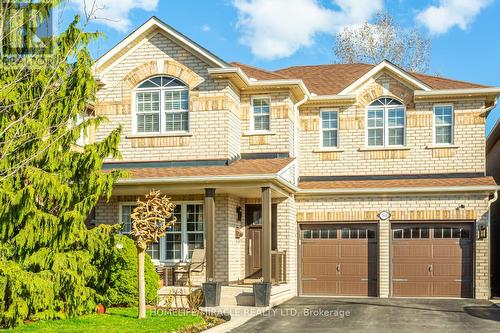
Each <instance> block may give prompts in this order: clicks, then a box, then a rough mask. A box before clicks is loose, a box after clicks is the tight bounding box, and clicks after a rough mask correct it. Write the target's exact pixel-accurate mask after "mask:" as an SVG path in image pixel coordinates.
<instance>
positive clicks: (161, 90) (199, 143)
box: [93, 17, 500, 299]
mask: <svg viewBox="0 0 500 333" xmlns="http://www.w3.org/2000/svg"><path fill="white" fill-rule="evenodd" d="M95 74H96V76H97V78H98V79H99V81H100V83H101V87H100V90H99V92H98V96H97V98H98V102H97V104H96V110H95V111H96V113H97V114H99V115H103V116H106V117H108V119H109V122H108V123H106V124H105V125H103V126H101V127H99V128H98V129H97V130H96V132H95V134H94V135H93V139H95V140H99V139H101V138H102V137H104V136H105V135H106V133H108V132H109V131H110V130H111V129H113V128H115V127H117V126H118V125H121V126H123V137H122V140H121V143H120V151H121V153H122V160H120V161H116V160H109V161H108V163H106V168H107V169H111V168H125V169H127V170H129V171H130V177H128V178H126V179H122V180H120V181H119V182H118V184H117V185H116V188H115V190H114V193H113V196H112V198H111V200H110V201H109V202H106V201H102V202H101V203H100V204H99V205H98V206H97V207H96V210H95V220H96V222H97V223H122V224H123V230H124V232H126V231H127V230H129V228H130V217H129V214H130V211H131V209H132V208H133V205H134V201H135V200H136V198H137V197H138V196H140V195H143V194H144V193H146V192H147V191H148V190H149V189H151V188H155V189H160V190H161V191H162V192H163V193H166V194H168V195H169V196H171V197H172V199H173V200H174V201H175V202H176V203H177V208H176V216H177V219H178V223H177V224H176V226H175V228H174V229H173V230H172V231H171V232H169V233H168V234H167V235H166V236H165V237H164V238H163V239H162V240H161V241H160V243H159V244H156V245H154V246H152V247H151V248H150V249H149V250H148V252H149V253H150V255H151V257H152V258H153V260H154V261H155V262H156V263H157V264H161V265H175V264H176V263H178V262H182V261H188V260H189V258H190V255H191V254H192V251H193V249H196V248H205V253H206V254H205V257H206V263H205V266H206V269H205V272H204V278H205V279H207V280H215V281H220V282H223V283H226V284H232V283H242V282H244V281H245V279H248V278H250V279H252V278H253V279H255V278H259V277H262V278H263V280H264V281H271V280H280V281H282V282H285V283H284V285H286V286H287V288H288V289H287V290H288V291H289V293H290V294H292V295H295V294H300V295H330V296H331V295H334V296H335V295H348V296H355V295H356V296H379V297H397V296H422V297H475V298H481V299H484V298H488V297H489V266H488V265H489V239H488V233H487V228H488V224H489V213H488V209H489V204H490V202H491V201H492V198H493V195H494V193H496V191H497V186H496V184H495V182H494V181H493V179H492V178H490V177H486V176H485V135H484V127H485V119H486V115H487V114H488V112H489V111H490V110H491V109H492V108H493V107H494V106H495V103H496V98H497V96H498V95H499V94H500V89H497V88H491V87H486V86H482V85H478V84H472V83H467V82H461V81H455V80H450V79H445V78H441V77H433V76H428V75H423V74H417V73H408V72H405V71H404V70H402V69H400V68H398V67H397V66H395V65H393V64H391V63H389V62H386V61H384V62H382V63H380V64H379V65H376V66H373V65H366V64H352V65H320V66H298V67H291V68H285V69H282V70H277V71H273V72H270V71H265V70H262V69H258V68H254V67H251V66H246V65H243V64H240V63H227V62H225V61H223V60H222V59H220V58H218V57H217V56H215V55H214V54H212V53H210V52H209V51H207V50H206V49H204V48H203V47H201V46H200V45H198V44H196V43H195V42H193V41H192V40H190V39H188V38H187V37H185V36H184V35H182V34H181V33H179V32H178V31H176V30H174V29H173V28H171V27H170V26H168V25H166V24H165V23H163V22H161V21H160V20H158V19H157V18H154V17H153V18H151V19H150V20H149V21H147V22H146V23H145V24H144V25H142V26H141V27H139V28H138V29H137V30H136V31H134V32H133V33H131V34H130V35H129V36H128V37H126V38H125V39H124V40H123V41H121V42H120V43H119V44H118V45H116V46H115V47H114V48H112V49H111V50H110V51H109V52H108V53H106V54H105V55H104V56H102V57H101V58H100V59H99V60H98V61H97V62H96V65H95Z"/></svg>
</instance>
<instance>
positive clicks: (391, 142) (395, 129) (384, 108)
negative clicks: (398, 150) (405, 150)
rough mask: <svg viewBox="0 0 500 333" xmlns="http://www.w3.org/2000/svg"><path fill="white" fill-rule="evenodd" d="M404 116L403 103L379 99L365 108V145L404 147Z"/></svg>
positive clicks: (385, 98)
mask: <svg viewBox="0 0 500 333" xmlns="http://www.w3.org/2000/svg"><path fill="white" fill-rule="evenodd" d="M405 126H406V115H405V107H404V105H403V103H401V102H400V101H398V100H397V99H394V98H388V97H384V98H379V99H377V100H375V101H373V102H372V103H371V104H370V105H368V107H367V108H366V145H367V146H369V147H377V146H382V147H383V146H404V144H405Z"/></svg>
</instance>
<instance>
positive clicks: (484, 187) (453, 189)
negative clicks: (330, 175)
mask: <svg viewBox="0 0 500 333" xmlns="http://www.w3.org/2000/svg"><path fill="white" fill-rule="evenodd" d="M498 190H500V186H496V185H481V186H447V187H443V186H439V187H393V188H340V189H311V190H307V189H300V190H299V192H298V193H296V195H299V196H300V195H304V196H306V195H328V194H330V195H335V194H386V193H387V194H389V193H433V192H438V193H439V192H441V193H451V192H494V191H498Z"/></svg>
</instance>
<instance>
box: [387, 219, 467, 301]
mask: <svg viewBox="0 0 500 333" xmlns="http://www.w3.org/2000/svg"><path fill="white" fill-rule="evenodd" d="M392 248H393V250H392V294H393V296H414V297H471V294H472V230H471V225H470V224H434V225H422V224H405V225H402V224H393V225H392Z"/></svg>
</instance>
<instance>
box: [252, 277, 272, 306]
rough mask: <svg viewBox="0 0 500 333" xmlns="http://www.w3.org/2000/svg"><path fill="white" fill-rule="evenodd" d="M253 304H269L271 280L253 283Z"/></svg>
mask: <svg viewBox="0 0 500 333" xmlns="http://www.w3.org/2000/svg"><path fill="white" fill-rule="evenodd" d="M253 296H254V299H255V306H269V302H270V300H271V282H256V283H254V284H253Z"/></svg>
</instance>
